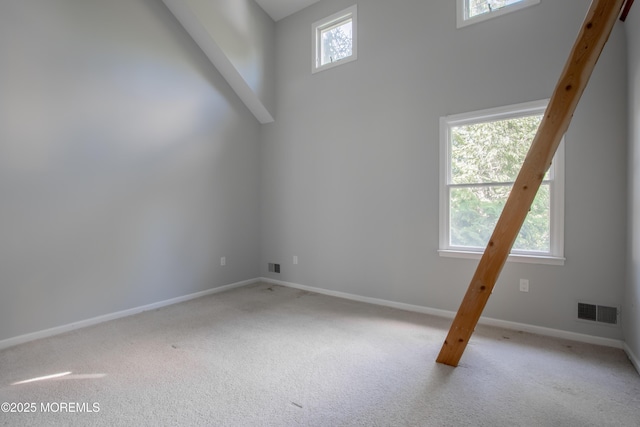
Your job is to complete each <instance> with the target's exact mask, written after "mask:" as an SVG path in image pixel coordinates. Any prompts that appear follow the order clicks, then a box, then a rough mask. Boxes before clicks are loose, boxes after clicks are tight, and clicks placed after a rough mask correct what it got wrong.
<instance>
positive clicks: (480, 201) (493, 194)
mask: <svg viewBox="0 0 640 427" xmlns="http://www.w3.org/2000/svg"><path fill="white" fill-rule="evenodd" d="M510 191H511V187H508V186H496V187H472V188H451V206H450V244H451V245H452V246H457V247H469V248H485V247H486V246H487V243H488V241H489V238H490V237H491V234H492V233H493V229H494V228H495V226H496V223H497V222H498V218H499V217H500V214H501V213H502V208H503V207H504V204H505V203H506V201H507V197H508V196H509V192H510ZM549 194H550V188H549V185H548V184H543V185H542V186H541V187H540V190H539V191H538V194H537V196H536V198H535V200H534V202H533V205H532V206H531V211H530V212H529V214H528V215H527V218H526V220H525V222H524V224H523V226H522V229H521V230H520V234H519V235H518V238H517V239H516V242H515V244H514V245H513V249H514V250H524V251H540V252H549V251H550V235H551V225H550V224H551V218H550V214H549V213H550V208H551V204H550V197H549Z"/></svg>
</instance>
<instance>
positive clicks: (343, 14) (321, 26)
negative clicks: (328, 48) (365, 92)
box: [311, 4, 358, 74]
mask: <svg viewBox="0 0 640 427" xmlns="http://www.w3.org/2000/svg"><path fill="white" fill-rule="evenodd" d="M349 20H350V21H351V56H348V57H346V58H342V59H339V60H337V61H335V62H330V63H328V64H324V65H321V64H320V63H321V61H322V58H321V54H322V48H321V38H322V37H321V35H322V32H323V31H325V30H327V29H329V28H333V27H337V26H340V25H342V24H344V23H345V22H347V21H349ZM311 28H312V37H311V38H312V53H313V55H312V58H311V73H312V74H315V73H317V72H319V71H324V70H328V69H330V68H334V67H337V66H339V65H343V64H347V63H349V62H353V61H355V60H357V59H358V5H357V4H354V5H353V6H350V7H348V8H346V9H344V10H342V11H340V12H337V13H334V14H333V15H330V16H327V17H326V18H323V19H321V20H319V21H316V22H314V23H313V24H312V26H311Z"/></svg>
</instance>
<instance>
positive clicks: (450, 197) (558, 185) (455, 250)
mask: <svg viewBox="0 0 640 427" xmlns="http://www.w3.org/2000/svg"><path fill="white" fill-rule="evenodd" d="M546 105H547V101H536V102H531V103H525V104H518V105H513V106H509V107H503V108H497V109H490V110H483V111H477V112H472V113H465V114H458V115H455V116H448V117H443V118H441V119H440V127H441V166H440V167H441V185H440V187H441V188H440V252H441V254H442V255H454V256H455V255H461V254H462V255H463V256H465V257H467V256H468V255H469V254H478V255H479V254H481V253H482V252H483V251H484V249H485V247H486V245H487V242H488V241H489V238H490V237H491V234H492V233H493V230H494V227H495V225H496V223H497V221H498V218H499V217H500V214H501V213H502V208H503V207H504V205H505V203H506V201H507V198H508V196H509V193H510V191H511V188H512V186H513V183H514V182H515V180H516V177H517V176H518V173H519V172H520V168H521V166H522V164H523V162H524V158H525V156H526V155H527V152H528V151H529V147H530V146H531V142H532V141H533V138H534V136H535V134H536V132H537V130H538V126H539V124H540V121H541V120H542V116H543V114H544V111H545V108H546ZM563 225H564V144H563V143H561V145H560V147H559V149H558V152H557V153H556V156H555V158H554V160H553V164H552V166H551V168H550V169H549V171H548V172H547V174H546V176H545V177H544V179H543V181H542V185H541V186H540V189H539V191H538V194H537V196H536V198H535V200H534V202H533V204H532V206H531V210H530V211H529V214H528V215H527V218H526V220H525V223H524V225H523V226H522V228H521V230H520V233H519V235H518V237H517V239H516V241H515V243H514V245H513V248H512V250H511V254H512V256H511V257H510V259H512V260H513V259H516V258H517V259H518V260H523V261H532V262H547V263H556V264H561V263H562V261H563V260H564V258H563V256H564V254H563V247H564V245H563V235H564V231H563V229H564V226H563ZM518 257H519V258H518ZM541 260H542V261H541Z"/></svg>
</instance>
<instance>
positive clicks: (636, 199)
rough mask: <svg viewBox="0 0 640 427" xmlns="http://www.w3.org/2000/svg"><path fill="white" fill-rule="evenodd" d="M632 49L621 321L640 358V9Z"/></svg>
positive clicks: (634, 15) (630, 23)
mask: <svg viewBox="0 0 640 427" xmlns="http://www.w3.org/2000/svg"><path fill="white" fill-rule="evenodd" d="M625 28H626V31H627V40H628V50H629V151H630V153H629V183H630V184H629V243H630V245H629V252H628V254H629V280H628V282H627V288H626V292H625V297H624V307H623V308H624V311H623V312H622V315H623V317H622V320H623V327H624V339H625V341H626V343H627V345H628V346H629V349H630V350H631V351H632V352H633V353H634V355H635V358H636V363H638V361H640V8H639V7H638V6H637V5H636V7H633V8H632V9H631V12H630V13H629V16H628V17H627V21H626V23H625Z"/></svg>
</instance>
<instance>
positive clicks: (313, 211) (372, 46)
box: [260, 0, 627, 339]
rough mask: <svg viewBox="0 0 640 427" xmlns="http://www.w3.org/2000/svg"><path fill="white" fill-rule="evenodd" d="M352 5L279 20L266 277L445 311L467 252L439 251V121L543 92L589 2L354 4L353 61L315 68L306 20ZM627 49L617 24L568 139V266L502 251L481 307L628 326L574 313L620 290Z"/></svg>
mask: <svg viewBox="0 0 640 427" xmlns="http://www.w3.org/2000/svg"><path fill="white" fill-rule="evenodd" d="M353 3H354V1H353V0H325V1H322V2H319V3H317V4H315V5H313V6H311V7H309V8H307V9H305V10H303V11H301V12H299V13H297V14H295V15H292V16H290V17H288V18H285V19H284V20H282V21H279V22H278V24H277V28H276V40H277V67H278V68H277V95H278V96H277V99H278V101H277V109H276V111H277V114H278V120H276V122H275V123H272V124H268V125H265V126H263V129H262V132H263V133H262V139H263V140H262V144H261V150H262V152H261V162H262V163H261V167H262V171H261V174H262V175H261V185H262V187H261V234H262V239H261V265H260V267H261V274H262V275H263V276H267V277H272V278H276V279H280V280H284V281H289V282H294V283H299V284H302V285H307V286H315V287H320V288H324V289H328V290H336V291H342V292H348V293H352V294H357V295H361V296H367V297H374V298H382V299H386V300H391V301H397V302H402V303H410V304H417V305H422V306H426V307H432V308H437V309H443V310H451V311H455V310H457V308H458V305H459V304H460V301H461V299H462V297H463V295H464V292H465V290H466V288H467V286H468V283H469V280H470V278H471V276H472V274H473V271H474V270H475V266H476V265H477V261H473V260H463V259H449V258H441V257H439V256H438V254H437V249H438V168H439V164H438V150H439V143H438V118H439V117H440V116H444V115H448V114H454V113H460V112H466V111H473V110H477V109H483V108H489V107H496V106H501V105H508V104H514V103H520V102H525V101H532V100H537V99H543V98H548V97H549V96H550V95H551V93H552V91H553V88H554V86H555V84H556V81H557V79H558V77H559V75H560V72H561V70H562V68H563V65H564V62H565V61H566V58H567V56H568V54H569V51H570V49H571V46H572V45H573V42H574V40H575V37H576V35H577V33H578V30H579V28H580V25H581V23H582V19H583V18H584V16H585V14H586V11H587V10H588V7H589V3H590V2H589V0H572V1H569V0H563V1H544V2H541V4H539V5H537V6H534V7H531V8H528V9H525V10H523V11H520V12H516V13H513V14H509V15H506V16H504V17H501V18H497V19H493V20H490V21H487V22H485V23H482V24H476V25H472V26H469V27H466V28H463V29H460V30H457V29H456V28H455V2H454V1H451V0H437V1H428V2H426V1H409V0H406V1H402V2H390V1H387V0H359V1H358V2H357V4H358V20H359V21H358V24H359V34H358V37H359V39H358V49H359V52H358V60H357V61H355V62H352V63H349V64H346V65H344V66H340V67H336V68H334V69H332V70H328V71H324V72H321V73H317V74H314V75H312V74H311V70H310V68H311V60H310V58H311V45H312V43H311V24H312V23H313V22H314V21H316V20H318V19H321V18H323V17H325V16H328V15H330V14H332V13H334V12H337V11H339V10H342V9H343V8H345V7H348V6H350V5H351V4H353ZM625 49H626V43H625V35H624V29H623V27H622V26H621V24H618V25H617V26H616V28H615V30H614V32H613V34H612V36H611V38H610V40H609V44H608V45H607V47H606V50H605V52H604V53H603V54H602V56H601V59H600V63H599V64H598V67H597V69H596V71H595V73H594V75H593V77H592V79H591V83H590V85H589V87H588V88H587V90H586V92H585V94H584V97H583V99H582V102H581V104H580V106H579V107H578V109H577V111H576V114H575V117H574V121H573V124H572V126H571V128H570V130H569V132H568V134H567V136H566V159H567V160H566V226H565V228H566V233H565V237H566V239H565V255H566V257H567V261H566V264H565V265H564V266H548V265H531V264H518V263H508V264H507V265H506V267H505V268H504V271H503V273H502V276H501V278H500V280H499V282H498V284H497V287H496V290H495V291H494V294H493V296H492V298H491V300H490V302H489V304H488V306H487V309H486V310H485V315H486V316H488V317H492V318H497V319H503V320H508V321H514V322H521V323H527V324H531V325H538V326H542V327H549V328H556V329H561V330H567V331H573V332H578V333H586V334H592V335H596V336H602V337H608V338H614V339H620V338H622V332H621V329H620V328H617V327H608V326H601V325H594V324H588V323H583V322H578V321H575V316H576V313H575V308H576V302H577V300H578V299H582V300H587V301H593V302H597V303H601V304H612V305H620V304H622V302H623V290H624V282H625V256H626V254H625V245H624V242H625V240H626V227H625V223H626V153H627V147H626V141H627V119H626V117H627V115H626V107H627V101H626V66H625V64H626V62H625V58H626V51H625ZM293 255H297V256H298V257H299V264H298V265H293V264H292V256H293ZM268 262H280V263H282V273H281V274H271V273H268V272H267V271H266V267H267V263H268ZM519 278H527V279H529V281H530V292H529V293H521V292H519V290H518V280H519Z"/></svg>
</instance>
